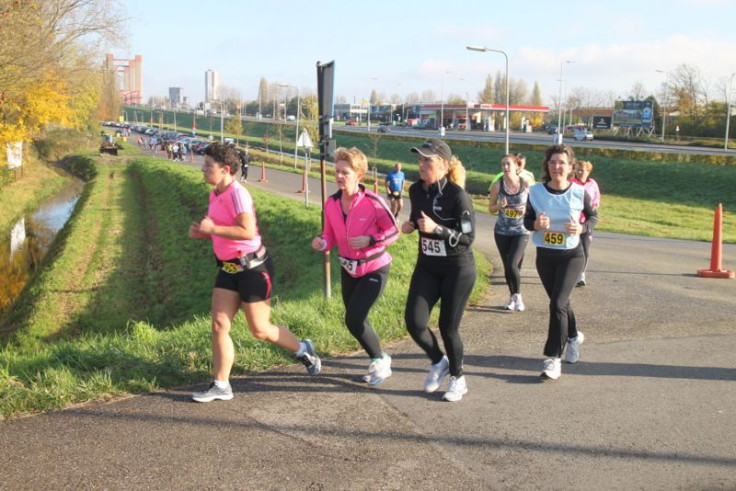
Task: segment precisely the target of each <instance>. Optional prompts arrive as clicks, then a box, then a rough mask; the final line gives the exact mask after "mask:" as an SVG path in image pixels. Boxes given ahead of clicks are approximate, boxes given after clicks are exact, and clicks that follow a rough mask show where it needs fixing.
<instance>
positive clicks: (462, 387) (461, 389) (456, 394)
mask: <svg viewBox="0 0 736 491" xmlns="http://www.w3.org/2000/svg"><path fill="white" fill-rule="evenodd" d="M467 393H468V384H467V383H466V382H465V376H464V375H463V376H460V377H450V387H449V388H448V389H447V392H445V395H443V396H442V398H443V399H444V400H446V401H449V402H457V401H459V400H460V399H462V398H463V396H464V395H465V394H467Z"/></svg>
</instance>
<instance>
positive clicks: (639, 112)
mask: <svg viewBox="0 0 736 491" xmlns="http://www.w3.org/2000/svg"><path fill="white" fill-rule="evenodd" d="M612 124H613V125H614V126H633V127H636V128H649V127H651V126H652V101H616V103H615V104H614V106H613V120H612Z"/></svg>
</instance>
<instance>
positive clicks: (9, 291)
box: [0, 179, 84, 315]
mask: <svg viewBox="0 0 736 491" xmlns="http://www.w3.org/2000/svg"><path fill="white" fill-rule="evenodd" d="M83 188H84V184H83V183H82V182H81V181H78V180H76V179H75V180H74V181H73V182H72V183H71V184H70V185H68V186H67V187H65V188H64V189H62V190H61V191H60V192H59V193H57V194H56V195H55V196H52V197H51V198H48V199H47V200H46V201H44V202H43V203H41V205H40V206H39V208H38V210H36V211H35V212H34V213H29V214H27V215H26V216H24V217H23V218H21V219H20V220H18V222H16V223H15V224H14V225H13V226H12V227H11V229H10V232H9V233H6V234H5V235H4V236H3V237H0V315H2V314H3V313H4V312H5V309H7V308H8V306H9V305H10V304H11V303H12V302H13V300H15V299H16V297H17V296H18V295H19V294H20V292H21V291H22V290H23V288H24V287H25V286H26V284H27V283H28V280H29V279H30V278H31V276H32V275H33V273H34V272H35V271H36V270H37V269H38V268H39V267H40V264H41V260H42V259H43V258H44V256H45V255H46V253H47V252H48V251H49V249H50V248H51V245H52V244H53V242H54V239H55V238H56V235H57V234H58V233H59V230H61V229H62V228H63V227H64V225H65V224H66V222H67V221H68V220H69V217H71V214H72V212H73V211H74V206H75V205H76V204H77V201H79V197H80V196H81V194H82V190H83Z"/></svg>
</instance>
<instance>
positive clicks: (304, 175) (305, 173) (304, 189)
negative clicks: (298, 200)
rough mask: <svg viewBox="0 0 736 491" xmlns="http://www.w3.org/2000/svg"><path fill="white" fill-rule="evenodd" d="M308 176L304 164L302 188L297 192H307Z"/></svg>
mask: <svg viewBox="0 0 736 491" xmlns="http://www.w3.org/2000/svg"><path fill="white" fill-rule="evenodd" d="M308 177H309V176H307V166H306V165H305V166H304V174H302V188H301V189H300V190H299V191H297V193H306V192H307V179H308Z"/></svg>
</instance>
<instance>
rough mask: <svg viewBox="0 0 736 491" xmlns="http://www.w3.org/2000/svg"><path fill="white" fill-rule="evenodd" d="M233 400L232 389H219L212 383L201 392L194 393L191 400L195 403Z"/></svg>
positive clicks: (228, 387)
mask: <svg viewBox="0 0 736 491" xmlns="http://www.w3.org/2000/svg"><path fill="white" fill-rule="evenodd" d="M232 398H233V388H232V387H230V386H229V385H228V386H227V388H226V389H221V388H219V387H217V386H216V385H215V383H214V382H212V383H211V384H210V386H209V387H207V388H206V389H205V390H203V391H202V392H195V393H194V394H192V400H193V401H195V402H212V401H215V400H220V401H229V400H230V399H232Z"/></svg>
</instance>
